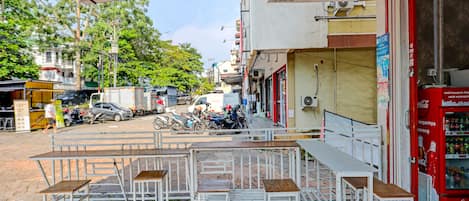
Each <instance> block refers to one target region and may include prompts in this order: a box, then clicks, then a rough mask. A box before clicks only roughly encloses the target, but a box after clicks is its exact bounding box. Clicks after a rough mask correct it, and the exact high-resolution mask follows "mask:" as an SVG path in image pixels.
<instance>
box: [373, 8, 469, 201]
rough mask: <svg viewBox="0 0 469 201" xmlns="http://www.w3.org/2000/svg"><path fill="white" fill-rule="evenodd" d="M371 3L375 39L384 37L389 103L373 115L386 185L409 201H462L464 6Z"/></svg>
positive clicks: (467, 65)
mask: <svg viewBox="0 0 469 201" xmlns="http://www.w3.org/2000/svg"><path fill="white" fill-rule="evenodd" d="M377 3H378V7H380V9H379V10H380V11H379V12H377V13H379V14H378V15H377V21H378V23H377V24H378V31H377V35H378V37H379V36H383V35H387V34H388V35H389V49H390V54H389V60H388V61H389V79H388V80H387V81H388V82H389V83H388V86H389V91H388V92H387V94H388V95H389V97H388V98H389V100H388V102H386V101H384V102H382V103H383V104H382V107H379V110H378V122H379V124H380V125H382V126H383V128H386V129H384V130H385V132H384V133H383V135H384V136H383V137H384V139H386V142H385V145H386V147H387V149H386V152H387V154H386V158H387V159H388V160H386V161H388V164H385V166H386V167H387V171H386V174H387V176H388V177H387V180H388V182H389V183H394V184H397V185H399V186H401V187H403V188H405V189H408V190H411V192H412V193H413V194H414V195H416V200H458V201H460V200H464V199H467V194H468V193H469V190H468V189H469V188H468V187H467V186H468V185H467V181H468V180H469V177H468V176H467V175H469V173H468V172H469V168H467V167H469V160H468V159H467V153H466V152H467V149H466V144H467V143H466V138H467V136H465V132H466V124H467V123H466V119H467V116H468V113H467V106H465V104H466V103H465V102H466V101H467V100H465V98H467V95H465V93H467V92H466V91H467V87H469V83H468V79H467V74H464V73H465V72H468V71H469V59H468V57H467V54H469V48H467V47H468V45H467V44H469V38H468V37H467V31H468V30H469V28H468V27H469V26H468V22H467V20H464V19H466V17H467V12H464V9H460V8H466V7H468V6H469V1H443V0H434V1H423V0H409V1H391V0H380V1H377ZM464 75H466V76H464ZM461 78H462V79H461ZM445 94H446V95H448V94H451V96H445ZM378 98H379V97H378ZM449 99H453V100H452V101H450V102H451V103H449V105H448V104H446V105H445V102H447V100H449ZM463 99H464V100H463ZM461 100H463V101H462V102H461ZM378 101H379V99H378ZM378 104H380V102H378ZM461 104H462V105H461ZM430 108H432V109H430ZM422 181H426V182H429V183H431V185H430V188H428V189H427V188H426V187H425V183H424V182H422ZM429 196H430V197H429Z"/></svg>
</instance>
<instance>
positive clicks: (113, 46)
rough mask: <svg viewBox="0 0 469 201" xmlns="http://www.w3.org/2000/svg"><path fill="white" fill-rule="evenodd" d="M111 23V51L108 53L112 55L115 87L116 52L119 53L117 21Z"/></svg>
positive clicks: (115, 83) (115, 85)
mask: <svg viewBox="0 0 469 201" xmlns="http://www.w3.org/2000/svg"><path fill="white" fill-rule="evenodd" d="M112 25H113V32H114V33H113V37H112V42H111V51H110V53H111V54H112V55H114V85H113V86H114V87H117V65H118V62H119V59H118V58H119V57H118V53H119V44H118V41H119V40H118V38H117V30H116V29H117V22H116V21H114V22H113V23H112Z"/></svg>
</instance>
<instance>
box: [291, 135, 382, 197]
mask: <svg viewBox="0 0 469 201" xmlns="http://www.w3.org/2000/svg"><path fill="white" fill-rule="evenodd" d="M298 144H300V145H301V147H302V148H303V149H304V150H305V151H307V152H308V153H309V154H311V155H312V156H313V157H314V158H316V160H318V161H319V162H320V163H322V164H323V165H325V166H326V167H327V168H329V169H330V170H331V171H332V172H334V174H335V177H336V184H335V185H336V198H335V200H342V190H343V189H342V187H343V185H342V178H343V177H366V178H367V181H368V186H369V188H370V189H373V173H374V172H377V171H378V170H376V169H374V168H372V167H370V166H369V165H366V164H365V163H363V162H361V161H359V160H357V159H355V158H353V157H351V156H349V155H347V154H346V153H344V152H341V151H340V150H338V149H337V148H335V147H332V146H330V145H328V144H326V143H324V142H321V141H312V140H299V141H298ZM317 171H318V173H317V175H319V168H317ZM318 179H319V178H318ZM318 185H319V182H318ZM367 193H368V196H367V199H368V200H369V201H372V200H373V191H367Z"/></svg>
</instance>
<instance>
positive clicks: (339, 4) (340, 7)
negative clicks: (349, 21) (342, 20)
mask: <svg viewBox="0 0 469 201" xmlns="http://www.w3.org/2000/svg"><path fill="white" fill-rule="evenodd" d="M332 5H334V6H335V8H334V11H333V15H334V16H336V15H337V14H338V13H344V12H345V16H348V15H349V13H350V12H351V11H352V9H353V7H354V6H355V1H354V0H338V1H335V2H334V3H329V7H330V6H332ZM328 10H329V8H328Z"/></svg>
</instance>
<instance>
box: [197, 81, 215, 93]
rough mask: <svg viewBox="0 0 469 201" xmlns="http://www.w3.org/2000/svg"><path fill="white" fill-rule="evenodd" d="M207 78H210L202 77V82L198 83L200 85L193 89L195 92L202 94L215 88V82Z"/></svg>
mask: <svg viewBox="0 0 469 201" xmlns="http://www.w3.org/2000/svg"><path fill="white" fill-rule="evenodd" d="M209 79H210V78H202V83H201V84H200V86H199V87H198V88H197V90H196V91H195V94H197V95H202V94H206V93H208V92H210V91H213V89H215V84H214V83H212V82H210V80H209Z"/></svg>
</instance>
